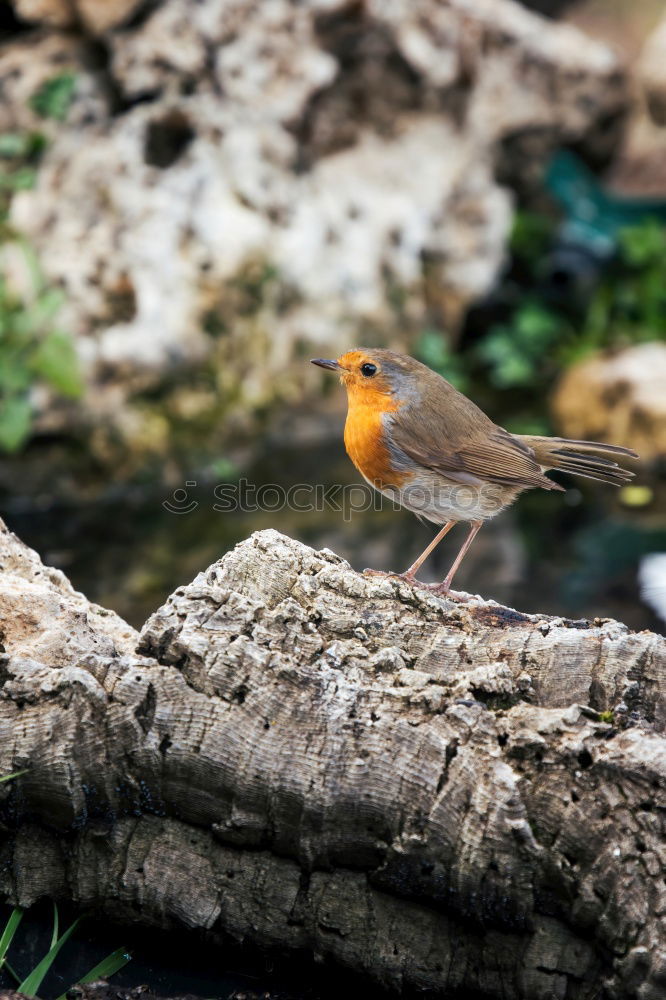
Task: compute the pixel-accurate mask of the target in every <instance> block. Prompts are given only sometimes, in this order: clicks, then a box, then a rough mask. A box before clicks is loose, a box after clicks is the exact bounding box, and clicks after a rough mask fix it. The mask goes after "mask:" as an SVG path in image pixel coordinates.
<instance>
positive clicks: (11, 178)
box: [0, 167, 37, 191]
mask: <svg viewBox="0 0 666 1000" xmlns="http://www.w3.org/2000/svg"><path fill="white" fill-rule="evenodd" d="M36 179H37V171H36V170H35V168H34V167H19V168H18V170H12V171H11V172H6V171H0V189H1V190H3V191H29V190H31V188H34V186H35V181H36Z"/></svg>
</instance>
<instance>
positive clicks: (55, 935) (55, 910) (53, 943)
mask: <svg viewBox="0 0 666 1000" xmlns="http://www.w3.org/2000/svg"><path fill="white" fill-rule="evenodd" d="M59 923H60V921H59V919H58V904H57V903H56V901H55V900H54V901H53V933H52V934H51V947H52V948H55V946H56V942H57V940H58V930H59Z"/></svg>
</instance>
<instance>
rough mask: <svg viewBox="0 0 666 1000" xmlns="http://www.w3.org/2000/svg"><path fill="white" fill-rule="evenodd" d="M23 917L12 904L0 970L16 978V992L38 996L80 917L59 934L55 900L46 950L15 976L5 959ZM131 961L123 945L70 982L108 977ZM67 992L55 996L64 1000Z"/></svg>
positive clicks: (0, 944) (0, 953) (1, 948)
mask: <svg viewBox="0 0 666 1000" xmlns="http://www.w3.org/2000/svg"><path fill="white" fill-rule="evenodd" d="M22 918H23V910H21V909H19V908H18V907H15V908H14V909H13V910H12V912H11V914H10V916H9V919H8V920H7V923H6V925H5V928H4V931H3V933H2V936H1V937H0V971H2V969H6V970H7V972H8V973H9V974H10V976H11V977H12V978H13V979H14V980H15V981H16V983H17V986H16V989H17V991H18V992H19V993H23V994H24V995H25V996H28V997H37V996H38V990H39V989H40V988H41V985H42V983H43V981H44V979H45V977H46V975H47V974H48V973H49V972H50V970H51V968H52V966H53V964H54V962H55V960H56V958H57V957H58V954H59V952H60V951H61V949H62V948H63V947H64V945H65V944H66V943H67V941H68V940H69V939H70V937H71V936H72V935H73V934H74V931H75V930H76V928H77V927H78V926H79V924H80V922H81V917H79V918H77V919H76V920H75V921H74V922H73V923H72V924H70V926H69V927H68V928H67V930H66V931H64V932H63V933H62V934H60V931H59V916H58V907H57V906H56V904H55V903H54V904H53V930H52V934H51V945H50V947H49V950H48V951H47V953H46V954H45V955H44V956H43V958H42V959H41V960H40V961H39V962H38V963H37V965H36V966H35V967H34V969H32V971H31V972H29V973H28V974H27V975H26V976H23V977H22V976H20V975H18V974H17V972H16V971H15V970H14V969H13V968H12V966H11V965H10V964H9V962H8V961H7V954H8V952H9V949H10V947H11V945H12V942H13V940H14V937H15V935H16V932H17V930H18V928H19V925H20V923H21V920H22ZM130 960H131V956H130V955H129V954H127V951H126V950H125V949H124V948H118V949H116V951H114V952H112V953H111V954H110V955H107V956H106V958H104V959H103V960H102V961H101V962H99V963H98V964H97V965H96V966H95V967H94V968H93V969H91V970H90V971H89V972H88V973H86V975H85V976H82V977H81V978H80V979H79V980H78V981H77V984H73V985H84V984H85V983H92V982H94V981H95V980H96V979H100V978H102V977H104V978H107V977H109V976H112V975H114V973H116V972H118V971H119V970H120V969H122V968H123V967H124V966H125V965H127V963H128V962H129V961H130ZM66 995H67V991H65V993H63V994H62V995H61V996H60V997H59V998H58V1000H65V997H66Z"/></svg>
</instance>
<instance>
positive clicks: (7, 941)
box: [0, 906, 23, 968]
mask: <svg viewBox="0 0 666 1000" xmlns="http://www.w3.org/2000/svg"><path fill="white" fill-rule="evenodd" d="M22 916H23V910H19V908H18V906H15V907H14V909H13V910H12V912H11V913H10V915H9V920H8V921H7V923H6V924H5V929H4V931H3V932H2V937H0V968H2V966H3V964H4V961H5V955H6V954H7V952H8V951H9V946H10V945H11V943H12V941H13V940H14V935H15V934H16V931H17V928H18V925H19V924H20V923H21V917H22Z"/></svg>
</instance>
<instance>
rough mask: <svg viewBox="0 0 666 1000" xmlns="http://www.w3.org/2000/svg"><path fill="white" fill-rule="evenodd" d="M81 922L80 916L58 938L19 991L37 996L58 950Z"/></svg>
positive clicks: (29, 995) (30, 995)
mask: <svg viewBox="0 0 666 1000" xmlns="http://www.w3.org/2000/svg"><path fill="white" fill-rule="evenodd" d="M80 922H81V917H78V918H77V919H76V920H75V921H74V923H73V924H72V925H71V927H68V928H67V930H66V931H65V932H64V934H62V936H61V937H59V938H58V940H57V941H56V943H55V944H54V945H53V947H52V948H51V949H50V950H49V952H48V953H47V954H46V955H44V958H43V959H42V960H41V962H39V964H38V965H36V966H35V968H34V969H33V970H32V972H31V973H30V974H29V975H28V976H26V978H25V979H24V980H23V982H22V983H21V984H20V986H19V987H18V992H19V993H25V995H26V996H28V997H35V996H37V990H38V989H39V987H40V986H41V985H42V982H43V980H44V977H45V976H46V974H47V972H48V971H49V970H50V968H51V966H52V965H53V962H54V961H55V959H56V957H57V955H58V952H59V951H60V949H61V948H62V946H63V945H64V944H65V942H66V941H68V940H69V938H70V937H71V936H72V934H73V933H74V931H75V930H76V928H77V927H78V925H79V923H80Z"/></svg>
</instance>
